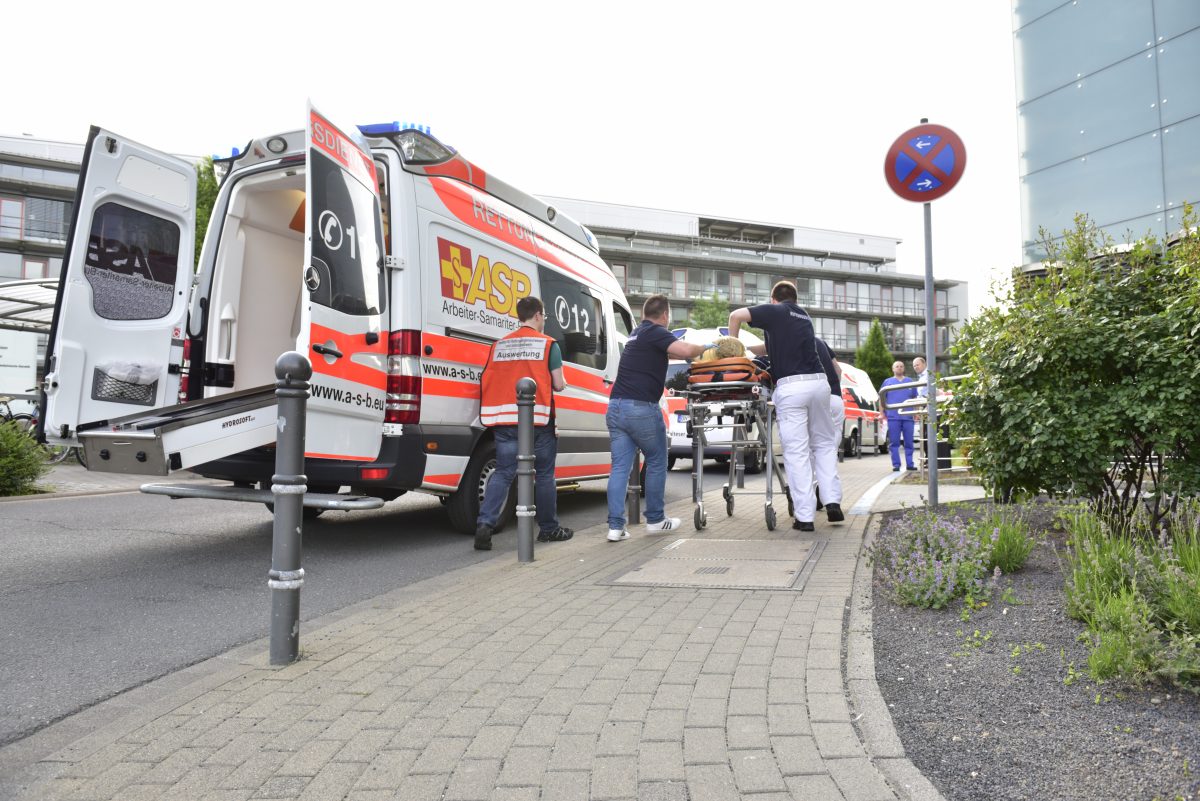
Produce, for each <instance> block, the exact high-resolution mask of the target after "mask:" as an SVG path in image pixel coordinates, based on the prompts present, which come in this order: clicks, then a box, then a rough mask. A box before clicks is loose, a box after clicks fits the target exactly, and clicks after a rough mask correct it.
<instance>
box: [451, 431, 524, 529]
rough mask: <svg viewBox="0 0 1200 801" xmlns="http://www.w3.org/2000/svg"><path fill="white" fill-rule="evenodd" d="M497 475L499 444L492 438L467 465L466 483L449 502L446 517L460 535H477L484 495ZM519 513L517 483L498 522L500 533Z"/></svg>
mask: <svg viewBox="0 0 1200 801" xmlns="http://www.w3.org/2000/svg"><path fill="white" fill-rule="evenodd" d="M495 471H496V443H495V442H493V441H492V440H491V439H490V438H489V439H488V440H487V441H485V442H482V443H480V445H479V447H478V448H477V449H476V451H475V455H474V456H472V457H471V460H470V461H469V462H467V471H466V472H465V473H463V477H462V483H461V484H459V485H458V490H457V491H456V492H454V493H452V494H451V495H450V500H448V501H447V502H446V514H447V515H449V517H450V525H452V526H454V530H455V531H457V532H458V533H460V534H474V533H475V523H476V522H477V521H478V520H479V507H480V506H481V505H482V504H483V491H484V489H485V488H486V487H487V480H488V479H489V478H490V477H491V475H492V473H494V472H495ZM516 511H517V482H516V481H515V480H514V481H513V485H512V488H511V489H510V490H509V493H508V500H507V501H506V502H505V504H504V508H502V509H501V510H500V519H499V520H497V521H496V531H499V530H500V529H502V528H504V526H505V524H507V523H508V522H509V521H510V520H511V519H512V517H513V515H514V514H515V513H516Z"/></svg>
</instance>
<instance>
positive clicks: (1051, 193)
mask: <svg viewBox="0 0 1200 801" xmlns="http://www.w3.org/2000/svg"><path fill="white" fill-rule="evenodd" d="M1012 8H1013V29H1014V32H1013V39H1014V49H1015V53H1016V73H1017V117H1018V140H1019V148H1020V180H1021V222H1022V237H1023V245H1024V253H1025V258H1026V260H1027V261H1029V262H1036V261H1041V260H1042V259H1043V258H1044V257H1045V248H1044V246H1043V244H1042V237H1041V236H1040V235H1039V233H1038V231H1039V228H1044V229H1046V232H1047V234H1048V235H1050V237H1051V238H1052V239H1056V238H1059V237H1061V236H1062V232H1063V231H1064V230H1065V229H1069V228H1071V227H1073V224H1074V223H1073V220H1074V217H1075V215H1076V214H1078V213H1084V214H1087V215H1088V216H1089V217H1090V218H1091V220H1092V222H1094V223H1095V224H1096V225H1097V226H1098V227H1099V228H1101V229H1102V230H1104V231H1105V232H1106V233H1108V234H1109V235H1110V236H1112V237H1113V239H1115V240H1116V241H1117V242H1123V241H1125V240H1126V239H1127V238H1130V237H1132V238H1133V239H1137V238H1140V237H1142V236H1144V235H1146V234H1153V235H1154V236H1155V237H1157V238H1158V239H1159V240H1160V241H1165V240H1166V239H1168V238H1169V237H1170V236H1171V235H1173V234H1175V233H1176V232H1178V231H1179V229H1180V228H1181V227H1182V226H1181V219H1182V213H1181V212H1182V206H1183V204H1184V202H1185V201H1187V202H1190V203H1193V204H1195V203H1196V202H1197V201H1198V200H1200V0H1066V2H1064V1H1063V0H1013V5H1012Z"/></svg>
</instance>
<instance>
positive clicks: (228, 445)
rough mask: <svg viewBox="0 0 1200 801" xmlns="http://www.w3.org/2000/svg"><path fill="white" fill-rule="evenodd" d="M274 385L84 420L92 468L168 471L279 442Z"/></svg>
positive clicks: (82, 433) (82, 435) (83, 440)
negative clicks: (134, 412) (158, 407)
mask: <svg viewBox="0 0 1200 801" xmlns="http://www.w3.org/2000/svg"><path fill="white" fill-rule="evenodd" d="M277 417H278V409H277V407H276V403H275V386H274V385H273V384H272V385H268V386H264V387H258V388H256V389H247V390H243V391H241V392H231V393H229V394H227V395H221V396H219V397H216V398H208V399H205V400H196V401H190V402H188V403H182V404H179V405H178V406H168V407H166V408H163V409H155V410H154V411H150V412H140V413H138V414H131V415H128V416H126V417H119V418H117V419H115V420H105V421H102V422H99V423H89V424H86V425H81V426H80V427H79V431H78V432H77V436H78V438H79V446H80V447H81V448H83V451H84V455H85V456H86V457H87V466H88V470H95V471H98V472H102V473H129V474H133V475H144V476H165V475H167V474H168V473H171V472H172V471H175V470H186V469H188V468H190V467H195V466H196V465H199V464H204V463H205V462H211V461H212V460H214V459H220V458H222V457H224V456H229V455H231V454H235V453H241V452H242V451H247V450H250V449H251V448H257V447H260V446H263V445H269V444H271V443H273V442H275V436H276V434H275V424H276V419H277Z"/></svg>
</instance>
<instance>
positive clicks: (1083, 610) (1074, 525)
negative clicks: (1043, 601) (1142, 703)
mask: <svg viewBox="0 0 1200 801" xmlns="http://www.w3.org/2000/svg"><path fill="white" fill-rule="evenodd" d="M1198 512H1200V504H1197V503H1196V502H1194V501H1193V502H1190V503H1184V504H1181V505H1180V506H1179V507H1178V508H1177V509H1176V510H1175V511H1174V512H1173V513H1171V514H1170V515H1169V516H1168V517H1167V518H1165V520H1164V521H1161V522H1165V523H1166V526H1165V528H1164V531H1165V532H1166V533H1164V534H1163V535H1162V536H1160V537H1155V536H1153V535H1152V533H1151V532H1152V529H1153V528H1155V521H1154V520H1152V519H1151V515H1152V513H1151V512H1148V511H1142V512H1140V513H1138V514H1137V515H1135V516H1134V518H1133V519H1132V520H1131V521H1129V522H1128V524H1126V523H1124V522H1123V521H1112V520H1111V519H1106V517H1104V516H1102V515H1101V514H1099V513H1097V512H1096V511H1095V510H1094V509H1083V508H1081V509H1077V510H1076V511H1075V512H1073V513H1072V514H1069V515H1067V516H1066V518H1065V523H1066V529H1067V531H1068V532H1069V534H1070V536H1071V539H1072V543H1071V545H1072V547H1071V549H1070V552H1069V556H1068V560H1069V564H1070V576H1069V578H1068V581H1067V613H1068V614H1070V615H1071V616H1072V617H1074V618H1076V619H1078V620H1081V621H1083V622H1084V624H1085V625H1086V626H1087V629H1088V633H1089V635H1090V638H1091V642H1092V652H1091V655H1090V657H1089V659H1088V668H1089V670H1090V672H1091V674H1092V676H1093V677H1094V678H1096V679H1100V680H1102V679H1108V678H1121V679H1124V680H1126V681H1130V682H1134V683H1141V682H1144V681H1147V680H1152V679H1156V680H1162V681H1166V682H1170V683H1173V684H1176V685H1179V686H1182V687H1186V688H1188V689H1190V690H1192V691H1193V692H1200V522H1198V520H1197V513H1198Z"/></svg>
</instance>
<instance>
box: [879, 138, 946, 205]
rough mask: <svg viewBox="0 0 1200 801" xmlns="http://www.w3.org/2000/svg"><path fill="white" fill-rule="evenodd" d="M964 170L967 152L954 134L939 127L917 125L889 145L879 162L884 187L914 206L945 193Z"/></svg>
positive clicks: (935, 198)
mask: <svg viewBox="0 0 1200 801" xmlns="http://www.w3.org/2000/svg"><path fill="white" fill-rule="evenodd" d="M966 167H967V149H966V147H964V146H963V142H962V140H961V139H959V138H958V134H956V133H954V131H952V130H950V129H949V128H947V127H945V126H943V125H930V124H923V125H918V126H917V127H915V128H910V129H909V130H907V131H905V132H904V133H902V134H900V137H899V138H898V139H897V140H896V141H895V142H893V143H892V146H891V148H890V149H889V150H888V154H887V158H886V159H885V160H884V162H883V174H884V176H885V177H886V178H887V182H888V186H890V187H891V188H892V191H893V192H895V193H896V194H897V195H899V196H900V197H902V198H904V199H905V200H911V201H913V202H914V203H928V202H929V201H931V200H937V199H938V198H939V197H941V196H942V195H944V194H946V193H947V192H949V191H950V190H951V189H953V188H954V185H955V184H957V183H958V179H959V178H961V177H962V174H963V170H964V169H966Z"/></svg>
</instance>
